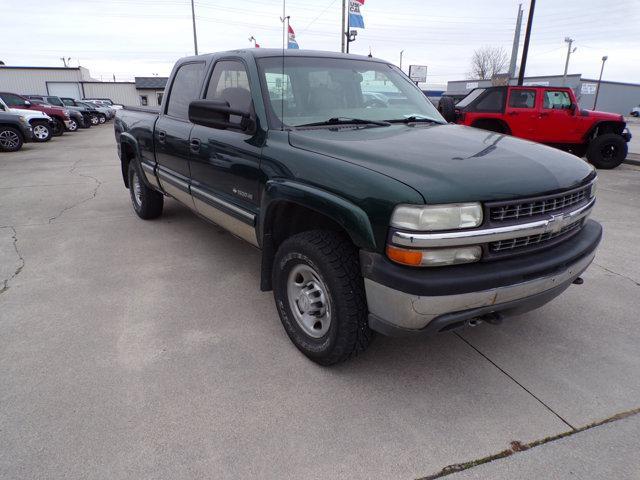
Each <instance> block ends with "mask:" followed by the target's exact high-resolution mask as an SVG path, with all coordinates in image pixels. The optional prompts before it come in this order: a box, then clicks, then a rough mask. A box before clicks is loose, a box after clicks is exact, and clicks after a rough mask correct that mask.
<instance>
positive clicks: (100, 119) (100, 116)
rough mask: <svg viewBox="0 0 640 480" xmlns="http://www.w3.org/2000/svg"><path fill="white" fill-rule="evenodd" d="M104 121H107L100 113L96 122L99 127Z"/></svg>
mask: <svg viewBox="0 0 640 480" xmlns="http://www.w3.org/2000/svg"><path fill="white" fill-rule="evenodd" d="M106 121H107V117H106V116H105V115H103V114H102V113H101V114H100V115H98V122H100V125H102V124H103V123H105V122H106Z"/></svg>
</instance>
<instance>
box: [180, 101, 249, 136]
mask: <svg viewBox="0 0 640 480" xmlns="http://www.w3.org/2000/svg"><path fill="white" fill-rule="evenodd" d="M231 115H237V116H239V117H240V123H235V122H232V121H231V120H230V117H231ZM189 121H190V122H192V123H195V124H196V125H202V126H204V127H211V128H218V129H220V130H226V129H227V128H237V129H239V130H243V131H247V130H250V129H252V128H253V121H252V120H251V114H250V113H249V112H243V111H241V110H235V109H233V108H231V107H230V106H229V102H227V101H225V100H194V101H193V102H191V103H190V104H189Z"/></svg>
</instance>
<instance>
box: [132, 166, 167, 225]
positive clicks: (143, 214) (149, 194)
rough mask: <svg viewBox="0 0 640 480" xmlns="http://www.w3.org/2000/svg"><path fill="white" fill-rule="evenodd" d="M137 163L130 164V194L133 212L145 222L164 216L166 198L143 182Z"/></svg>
mask: <svg viewBox="0 0 640 480" xmlns="http://www.w3.org/2000/svg"><path fill="white" fill-rule="evenodd" d="M139 170H140V169H139V168H138V167H137V164H136V162H135V161H133V160H132V161H131V162H130V163H129V193H130V194H131V204H132V205H133V210H134V211H135V212H136V213H137V214H138V216H139V217H140V218H142V219H143V220H151V219H153V218H158V217H159V216H160V215H162V208H163V206H164V197H163V195H162V194H161V193H160V192H157V191H155V190H152V189H151V188H149V187H148V186H147V185H146V184H145V183H144V181H143V180H142V173H141V172H140V171H139Z"/></svg>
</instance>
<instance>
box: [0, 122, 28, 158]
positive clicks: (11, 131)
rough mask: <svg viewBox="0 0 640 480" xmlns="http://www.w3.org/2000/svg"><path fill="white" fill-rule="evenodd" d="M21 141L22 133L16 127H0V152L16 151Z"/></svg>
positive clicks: (20, 146) (20, 145)
mask: <svg viewBox="0 0 640 480" xmlns="http://www.w3.org/2000/svg"><path fill="white" fill-rule="evenodd" d="M22 143H23V139H22V135H21V134H20V132H19V131H18V130H17V129H16V128H13V127H0V152H17V151H18V150H20V149H21V148H22Z"/></svg>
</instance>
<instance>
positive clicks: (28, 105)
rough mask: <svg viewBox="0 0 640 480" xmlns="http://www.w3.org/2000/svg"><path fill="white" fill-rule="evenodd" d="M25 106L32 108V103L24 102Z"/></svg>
mask: <svg viewBox="0 0 640 480" xmlns="http://www.w3.org/2000/svg"><path fill="white" fill-rule="evenodd" d="M24 106H25V107H27V108H29V107H30V106H31V102H30V101H29V100H25V101H24Z"/></svg>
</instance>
